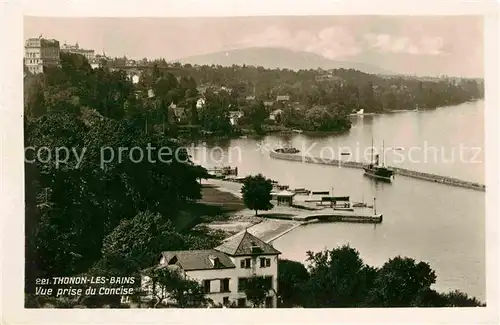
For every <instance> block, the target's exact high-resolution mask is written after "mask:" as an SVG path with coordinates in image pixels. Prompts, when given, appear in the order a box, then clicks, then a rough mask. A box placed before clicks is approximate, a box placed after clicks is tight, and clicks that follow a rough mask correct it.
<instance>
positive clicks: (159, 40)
mask: <svg viewBox="0 0 500 325" xmlns="http://www.w3.org/2000/svg"><path fill="white" fill-rule="evenodd" d="M24 30H25V38H29V37H38V36H39V35H40V34H43V36H44V37H46V38H55V39H57V40H59V41H60V42H61V43H64V42H65V41H66V42H68V43H75V42H78V43H79V44H80V46H81V47H84V48H93V49H95V50H96V52H97V53H102V52H103V51H105V52H106V54H107V55H111V56H123V55H126V56H127V57H129V58H136V59H140V58H143V57H148V58H160V57H161V58H165V59H166V60H175V59H179V58H183V57H186V56H192V55H198V54H205V53H211V52H217V51H224V50H230V49H236V48H245V47H257V46H258V47H262V46H271V47H284V48H288V49H293V50H303V51H309V52H313V53H316V54H319V55H322V56H324V57H326V58H330V59H335V60H341V61H353V62H363V63H369V64H372V65H377V66H379V67H382V68H384V69H387V70H391V71H394V72H399V73H407V74H417V75H438V74H447V75H455V76H470V77H482V76H483V75H484V73H483V66H484V64H483V20H482V18H481V17H478V16H434V17H430V16H428V17H425V16H420V17H419V16H392V17H391V16H324V17H318V16H310V17H235V18H47V17H43V18H42V17H25V21H24Z"/></svg>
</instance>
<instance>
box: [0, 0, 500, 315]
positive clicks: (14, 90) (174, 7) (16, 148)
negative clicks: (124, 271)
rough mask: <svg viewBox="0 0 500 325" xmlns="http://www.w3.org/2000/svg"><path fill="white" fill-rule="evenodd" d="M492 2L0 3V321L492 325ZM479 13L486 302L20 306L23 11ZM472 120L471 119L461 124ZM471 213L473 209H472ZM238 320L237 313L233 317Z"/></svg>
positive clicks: (495, 104) (495, 106)
mask: <svg viewBox="0 0 500 325" xmlns="http://www.w3.org/2000/svg"><path fill="white" fill-rule="evenodd" d="M497 8H498V7H497V6H496V4H495V3H494V2H449V1H446V2H445V1H432V0H426V1H422V0H418V1H373V0H372V1H369V0H366V1H354V0H345V1H335V0H334V1H319V0H307V1H296V0H293V1H292V0H271V1H260V0H259V1H256V0H253V1H251V0H247V1H241V0H227V1H225V0H211V1H209V0H196V1H195V0H191V1H189V0H176V1H160V0H148V1H147V0H140V1H131V0H99V1H97V0H68V1H57V0H51V1H42V0H34V1H29V2H28V1H20V2H17V3H14V2H9V3H5V2H4V4H3V9H5V10H4V11H0V12H1V13H2V16H0V22H1V23H2V26H1V27H0V33H1V34H0V35H1V36H2V37H1V38H0V40H1V41H2V42H1V44H2V45H1V46H0V53H1V55H2V56H1V58H0V62H1V63H0V64H1V69H0V109H1V117H0V135H1V144H0V154H1V156H0V157H1V159H2V160H1V165H0V169H1V178H0V179H1V187H0V203H1V205H0V207H1V209H2V210H1V212H2V214H1V216H2V218H1V219H2V222H3V227H2V228H1V229H2V236H1V239H2V253H4V254H3V256H2V286H1V287H2V298H3V299H2V303H3V304H2V307H3V312H2V311H0V315H2V319H1V320H0V322H1V323H5V324H28V323H29V324H31V323H37V324H38V323H40V324H70V323H75V324H77V323H78V324H80V323H92V324H97V323H116V324H136V323H141V324H142V323H196V324H198V323H200V324H222V323H227V324H239V323H272V324H306V323H307V324H309V323H311V324H332V323H342V324H358V323H371V324H387V323H398V324H420V323H439V324H442V323H452V324H478V323H483V324H493V323H497V322H498V312H497V311H496V309H498V252H499V250H498V244H499V240H498V233H499V232H498V230H499V229H498V226H499V223H498V219H497V216H498V211H499V200H498V190H499V188H498V185H499V175H498V168H499V166H500V164H499V161H498V152H499V149H500V148H499V141H498V130H497V129H498V124H497V123H498V118H499V113H498V110H499V107H500V106H499V104H500V102H499V100H498V89H499V87H498V86H499V84H498V72H499V71H498V68H499V66H498V62H497V60H498V58H499V52H498V44H499V33H498V11H497V10H498V9H497ZM332 14H336V15H340V14H343V15H346V14H351V15H356V14H379V15H382V14H385V15H387V14H391V15H395V14H400V15H404V14H406V15H444V14H454V15H457V14H468V15H471V14H476V15H483V14H486V15H487V16H486V19H485V39H486V40H485V51H484V53H485V67H486V69H485V70H486V71H485V84H486V108H485V110H486V114H485V117H486V121H485V129H486V134H487V136H486V142H485V146H486V150H485V151H486V171H485V174H486V186H487V192H486V197H487V203H486V216H487V219H486V225H487V226H486V242H487V250H486V267H487V278H486V280H487V293H486V295H487V301H488V307H486V308H473V309H468V308H460V309H448V308H445V309H332V310H330V309H315V310H307V309H294V310H283V309H278V310H255V309H254V310H239V309H226V310H220V309H217V310H215V309H214V310H197V309H195V310H189V311H183V310H175V309H167V310H140V309H139V310H137V309H133V310H116V309H112V310H30V309H26V310H25V309H24V308H23V304H24V290H23V285H24V284H23V270H24V236H23V233H24V185H23V184H24V181H23V179H24V178H23V172H24V170H23V168H24V165H23V150H22V148H23V120H22V107H23V91H22V73H21V72H22V60H21V58H22V57H23V15H29V16H52V17H55V16H59V17H63V16H64V17H68V16H94V17H95V16H107V17H111V16H128V17H138V16H155V17H167V16H169V17H178V16H182V17H195V16H253V15H276V16H277V15H332ZM471 127H473V126H471ZM478 217H481V216H478ZM241 320H244V321H241Z"/></svg>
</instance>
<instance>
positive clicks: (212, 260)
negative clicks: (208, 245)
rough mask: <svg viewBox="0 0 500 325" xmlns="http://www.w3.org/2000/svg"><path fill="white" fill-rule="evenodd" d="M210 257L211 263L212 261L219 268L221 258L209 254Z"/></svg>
mask: <svg viewBox="0 0 500 325" xmlns="http://www.w3.org/2000/svg"><path fill="white" fill-rule="evenodd" d="M208 259H209V260H210V263H212V266H213V267H214V268H217V267H219V266H220V260H219V258H218V257H217V256H215V255H209V256H208Z"/></svg>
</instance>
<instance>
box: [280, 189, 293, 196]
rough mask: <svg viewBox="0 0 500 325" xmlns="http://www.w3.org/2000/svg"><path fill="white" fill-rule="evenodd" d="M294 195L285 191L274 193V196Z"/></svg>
mask: <svg viewBox="0 0 500 325" xmlns="http://www.w3.org/2000/svg"><path fill="white" fill-rule="evenodd" d="M294 195H295V193H294V192H290V191H287V190H283V191H281V192H278V193H276V196H294Z"/></svg>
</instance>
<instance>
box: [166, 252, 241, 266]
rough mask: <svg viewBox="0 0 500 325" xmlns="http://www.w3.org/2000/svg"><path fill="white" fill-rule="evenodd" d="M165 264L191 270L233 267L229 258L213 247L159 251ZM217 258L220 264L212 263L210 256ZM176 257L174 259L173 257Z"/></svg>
mask: <svg viewBox="0 0 500 325" xmlns="http://www.w3.org/2000/svg"><path fill="white" fill-rule="evenodd" d="M161 255H162V257H164V258H165V260H166V263H167V264H175V265H178V266H180V267H181V268H182V269H183V270H184V271H193V270H212V269H214V268H218V269H226V268H233V267H235V265H234V264H233V262H231V259H230V258H229V257H228V256H227V255H226V254H224V253H221V252H218V251H216V250H214V249H204V250H187V251H166V252H163V253H161ZM214 257H216V258H218V259H219V262H220V264H219V265H215V266H214V265H213V264H212V262H211V261H210V259H211V258H214ZM174 258H176V259H174Z"/></svg>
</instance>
